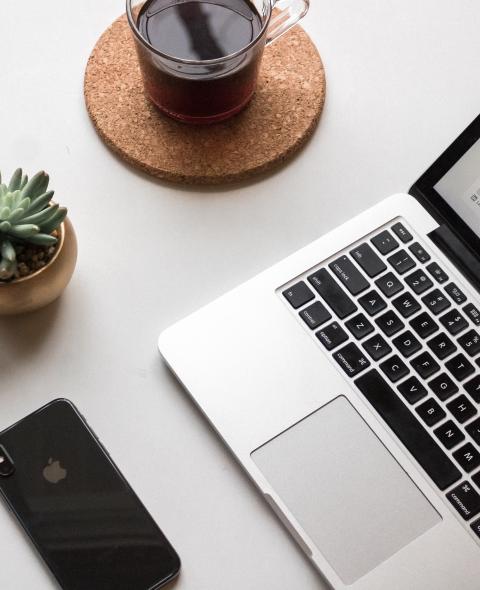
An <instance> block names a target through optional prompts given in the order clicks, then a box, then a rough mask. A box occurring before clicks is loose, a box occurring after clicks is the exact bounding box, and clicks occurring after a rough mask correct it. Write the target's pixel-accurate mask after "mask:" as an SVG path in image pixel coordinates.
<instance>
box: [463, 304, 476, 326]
mask: <svg viewBox="0 0 480 590" xmlns="http://www.w3.org/2000/svg"><path fill="white" fill-rule="evenodd" d="M463 311H464V313H465V315H466V316H467V317H468V318H470V320H471V321H472V322H473V323H474V324H475V325H476V326H480V311H478V309H477V308H476V307H475V305H473V303H469V304H468V305H465V307H464V308H463Z"/></svg>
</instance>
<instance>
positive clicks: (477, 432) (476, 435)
mask: <svg viewBox="0 0 480 590" xmlns="http://www.w3.org/2000/svg"><path fill="white" fill-rule="evenodd" d="M465 430H466V431H467V432H468V434H469V435H470V436H471V437H472V438H473V440H474V441H475V442H476V443H477V445H480V418H476V419H475V420H474V421H473V422H470V424H467V425H466V426H465Z"/></svg>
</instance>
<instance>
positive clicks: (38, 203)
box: [28, 191, 54, 215]
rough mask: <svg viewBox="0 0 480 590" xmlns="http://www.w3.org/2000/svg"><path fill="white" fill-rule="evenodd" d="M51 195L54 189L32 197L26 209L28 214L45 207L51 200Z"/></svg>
mask: <svg viewBox="0 0 480 590" xmlns="http://www.w3.org/2000/svg"><path fill="white" fill-rule="evenodd" d="M53 195H54V191H48V192H46V193H43V194H41V195H39V196H38V197H36V198H35V199H33V200H32V203H31V205H30V207H29V209H28V212H29V214H31V215H33V213H37V212H38V211H41V210H42V209H44V208H45V207H47V206H48V204H49V203H50V201H51V200H52V197H53Z"/></svg>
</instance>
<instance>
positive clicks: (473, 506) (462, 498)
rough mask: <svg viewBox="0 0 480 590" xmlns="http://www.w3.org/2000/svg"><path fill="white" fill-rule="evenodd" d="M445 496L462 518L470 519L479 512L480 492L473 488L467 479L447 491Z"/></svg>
mask: <svg viewBox="0 0 480 590" xmlns="http://www.w3.org/2000/svg"><path fill="white" fill-rule="evenodd" d="M447 498H448V499H449V500H450V502H451V503H452V504H453V506H455V508H456V510H457V512H458V513H459V514H460V516H461V517H462V518H463V519H464V520H470V519H471V518H473V517H474V516H475V515H476V514H478V513H479V512H480V494H478V493H477V492H476V491H475V490H474V489H473V487H472V486H471V485H470V483H468V481H464V482H463V483H461V484H460V485H459V486H457V487H456V488H454V489H453V490H452V491H451V492H448V494H447Z"/></svg>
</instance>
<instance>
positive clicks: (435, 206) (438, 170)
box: [409, 115, 480, 255]
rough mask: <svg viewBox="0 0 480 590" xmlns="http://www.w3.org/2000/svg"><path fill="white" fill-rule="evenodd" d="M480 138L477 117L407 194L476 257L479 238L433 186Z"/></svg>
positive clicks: (479, 119)
mask: <svg viewBox="0 0 480 590" xmlns="http://www.w3.org/2000/svg"><path fill="white" fill-rule="evenodd" d="M479 139H480V115H478V116H477V117H476V118H475V119H474V120H473V121H472V123H470V125H468V127H467V128H466V129H465V130H464V131H463V132H462V133H461V134H460V135H459V136H458V137H457V139H456V140H455V141H454V142H453V143H452V144H451V145H450V146H449V147H448V148H447V149H446V150H445V151H444V152H443V154H442V155H441V156H440V157H439V158H438V159H437V160H435V162H434V163H433V164H432V165H431V166H430V168H428V170H426V172H424V173H423V174H422V176H421V177H420V178H419V179H418V180H417V181H416V182H415V184H414V185H413V186H412V187H411V189H410V191H409V193H410V194H411V195H412V196H414V197H415V198H417V199H418V200H419V201H420V202H421V203H422V204H423V205H424V206H425V208H426V209H427V210H428V211H429V212H430V213H431V214H432V215H433V216H434V217H435V218H436V219H437V221H439V222H441V223H444V224H446V225H448V226H449V227H450V229H451V230H452V231H453V232H454V233H455V234H456V235H457V236H458V238H459V239H460V240H462V242H464V243H465V244H466V245H467V246H468V247H469V248H470V249H472V250H473V251H474V252H476V253H477V254H478V255H480V236H479V235H477V234H476V233H475V232H474V231H473V230H472V229H471V228H470V227H469V226H468V225H467V224H466V223H465V222H464V221H463V219H462V218H461V217H460V216H459V215H458V213H456V211H455V210H454V209H453V208H452V207H451V206H450V205H449V204H448V203H447V202H446V200H445V199H444V197H442V196H441V195H440V193H438V192H437V191H436V190H435V188H434V186H435V185H436V184H437V182H439V181H440V179H442V178H443V177H444V176H445V174H447V172H448V171H449V170H451V168H452V167H453V166H454V165H455V164H456V163H457V162H458V161H459V160H460V158H461V157H462V156H463V155H464V154H465V152H467V151H468V150H469V149H470V148H471V147H472V146H473V144H474V143H475V142H476V141H478V140H479Z"/></svg>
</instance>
